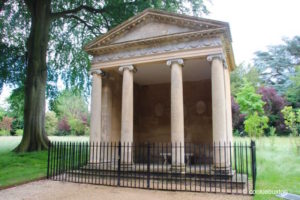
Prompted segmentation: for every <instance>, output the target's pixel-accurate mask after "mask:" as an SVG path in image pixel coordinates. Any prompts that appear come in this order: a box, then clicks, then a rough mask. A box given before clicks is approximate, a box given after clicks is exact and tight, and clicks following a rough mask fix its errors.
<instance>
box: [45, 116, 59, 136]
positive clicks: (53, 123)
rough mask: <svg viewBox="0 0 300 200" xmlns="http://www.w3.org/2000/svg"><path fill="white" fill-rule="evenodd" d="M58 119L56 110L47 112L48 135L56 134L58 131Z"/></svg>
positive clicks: (46, 126) (46, 125) (46, 128)
mask: <svg viewBox="0 0 300 200" xmlns="http://www.w3.org/2000/svg"><path fill="white" fill-rule="evenodd" d="M57 125H58V119H57V117H56V114H55V112H53V111H48V112H46V123H45V130H46V133H47V135H54V134H56V132H57Z"/></svg>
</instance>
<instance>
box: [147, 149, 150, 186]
mask: <svg viewBox="0 0 300 200" xmlns="http://www.w3.org/2000/svg"><path fill="white" fill-rule="evenodd" d="M147 188H150V143H148V144H147Z"/></svg>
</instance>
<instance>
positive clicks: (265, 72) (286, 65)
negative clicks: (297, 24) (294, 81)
mask: <svg viewBox="0 0 300 200" xmlns="http://www.w3.org/2000/svg"><path fill="white" fill-rule="evenodd" d="M299 63H300V37H299V36H296V37H294V38H292V39H287V38H286V39H284V44H282V45H275V46H269V47H268V50H267V51H258V52H256V53H255V58H254V65H255V67H256V68H257V69H258V71H259V73H260V74H261V78H262V80H263V82H264V84H266V85H268V86H272V87H274V88H275V89H276V90H277V91H278V92H279V93H280V94H283V93H284V92H285V91H286V88H287V87H288V86H289V84H290V81H289V76H291V75H293V73H294V71H295V66H296V65H299Z"/></svg>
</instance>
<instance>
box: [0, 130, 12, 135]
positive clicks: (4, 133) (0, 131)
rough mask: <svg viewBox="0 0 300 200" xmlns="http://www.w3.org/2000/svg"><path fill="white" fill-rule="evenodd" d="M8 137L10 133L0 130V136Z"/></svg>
mask: <svg viewBox="0 0 300 200" xmlns="http://www.w3.org/2000/svg"><path fill="white" fill-rule="evenodd" d="M8 135H10V132H9V131H8V130H4V129H3V130H0V136H8Z"/></svg>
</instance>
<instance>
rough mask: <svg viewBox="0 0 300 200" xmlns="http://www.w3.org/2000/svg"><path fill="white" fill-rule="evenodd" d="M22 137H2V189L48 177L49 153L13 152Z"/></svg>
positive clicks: (0, 171) (0, 170)
mask: <svg viewBox="0 0 300 200" xmlns="http://www.w3.org/2000/svg"><path fill="white" fill-rule="evenodd" d="M50 140H52V141H88V138H87V137H50ZM20 141H21V137H10V136H8V137H6V136H2V137H0V187H5V186H9V185H14V184H18V183H21V182H24V181H30V180H33V179H37V178H40V177H44V176H46V171H47V151H43V152H34V153H22V154H16V153H13V152H11V151H12V150H13V149H14V148H15V147H16V146H17V145H18V144H19V142H20Z"/></svg>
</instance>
